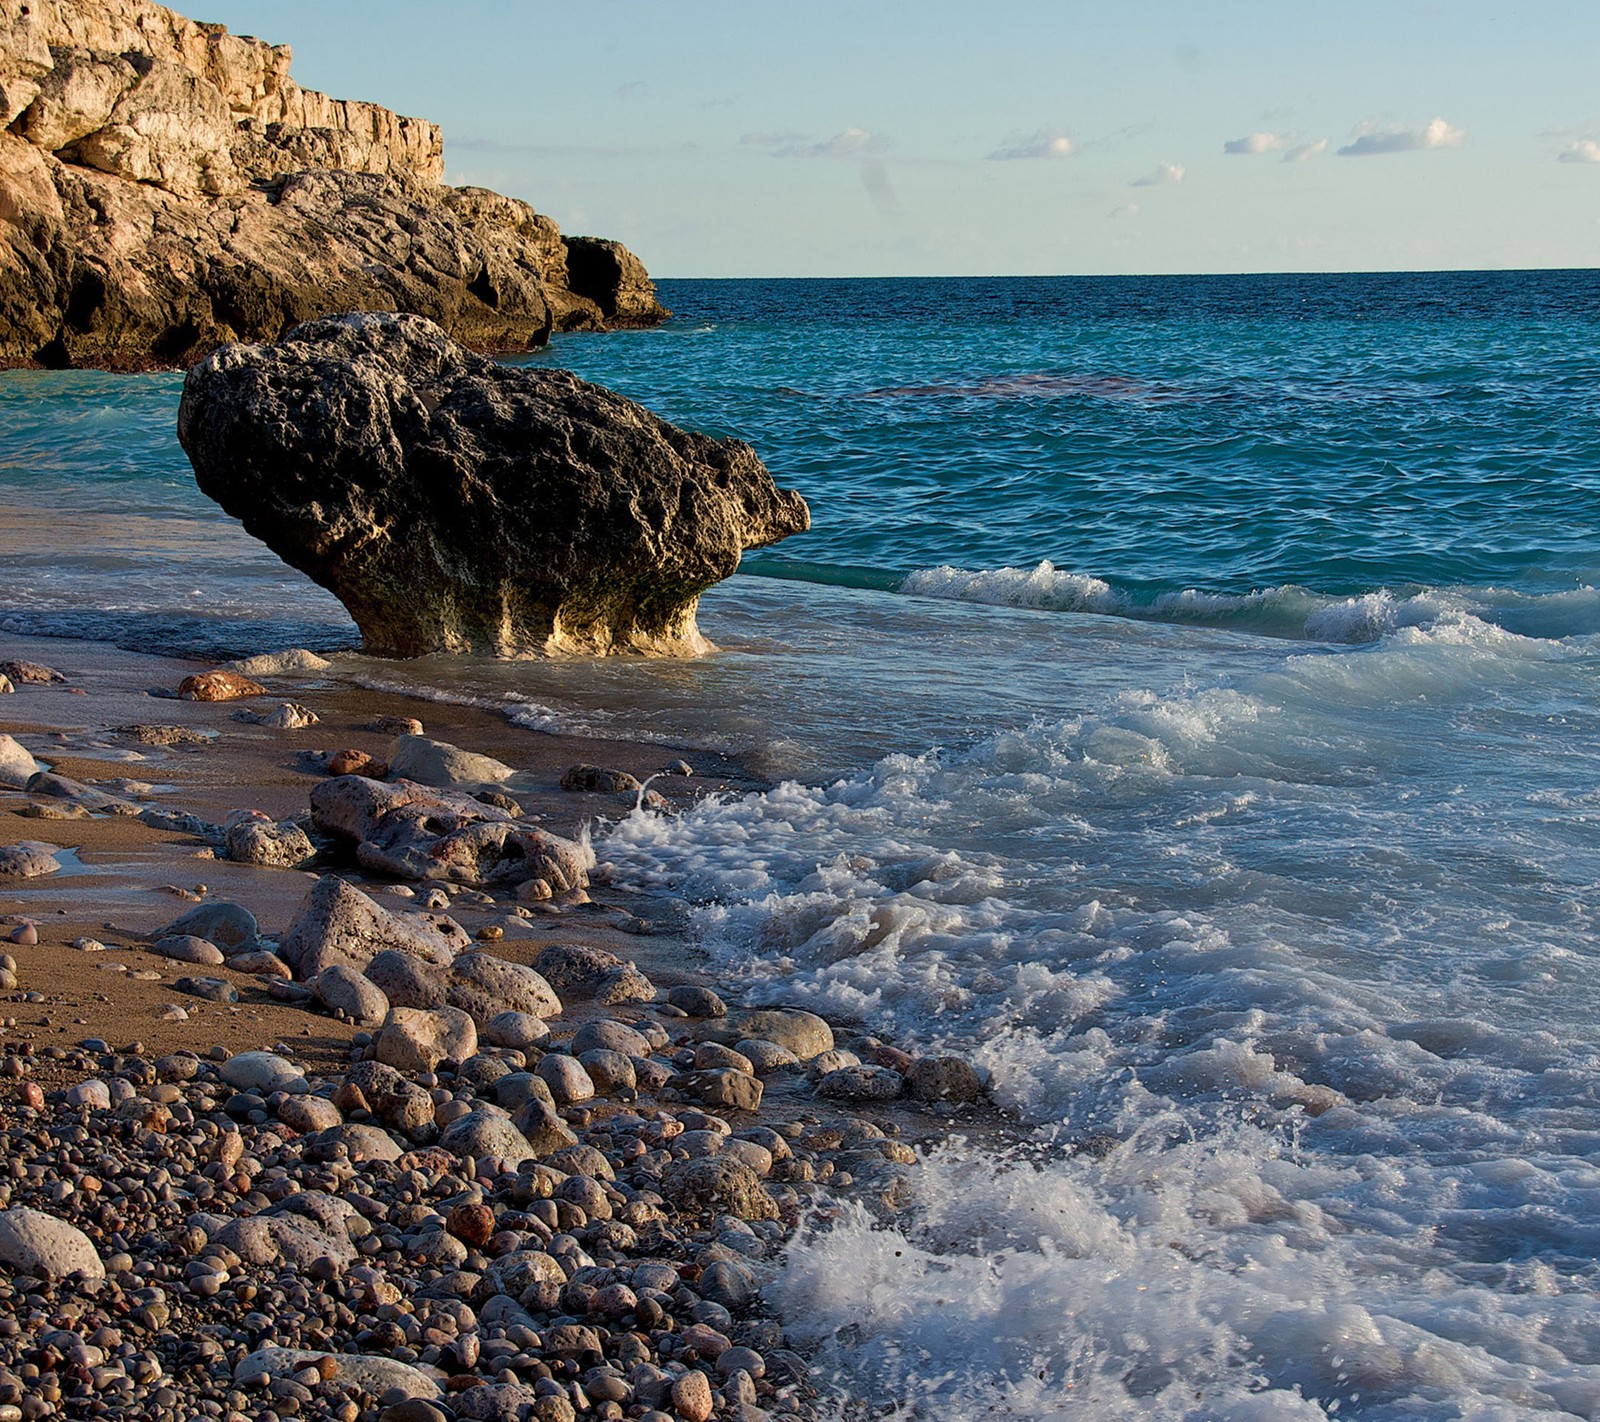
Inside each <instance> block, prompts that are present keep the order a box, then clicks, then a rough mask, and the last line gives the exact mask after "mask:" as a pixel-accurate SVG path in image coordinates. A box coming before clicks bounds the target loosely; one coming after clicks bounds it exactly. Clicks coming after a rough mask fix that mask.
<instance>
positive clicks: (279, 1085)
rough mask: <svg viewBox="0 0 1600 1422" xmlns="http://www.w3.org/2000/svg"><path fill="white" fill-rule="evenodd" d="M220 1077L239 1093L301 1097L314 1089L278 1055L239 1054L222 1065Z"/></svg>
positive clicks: (294, 1067) (289, 1062)
mask: <svg viewBox="0 0 1600 1422" xmlns="http://www.w3.org/2000/svg"><path fill="white" fill-rule="evenodd" d="M220 1075H221V1077H222V1079H223V1080H224V1081H225V1082H227V1083H228V1085H229V1086H231V1087H233V1088H234V1089H235V1090H236V1091H258V1092H260V1093H261V1094H262V1095H264V1096H270V1095H271V1094H272V1093H273V1092H274V1091H286V1092H288V1093H289V1094H290V1095H291V1096H300V1095H303V1094H304V1093H305V1092H307V1091H309V1090H310V1089H311V1088H310V1086H309V1084H308V1083H307V1082H306V1078H305V1073H304V1072H302V1071H301V1070H300V1068H299V1067H297V1066H296V1065H295V1064H294V1063H293V1062H291V1061H290V1060H289V1059H288V1058H287V1057H280V1056H279V1055H278V1054H277V1053H276V1052H240V1053H239V1055H238V1056H236V1057H229V1058H228V1060H227V1061H225V1062H224V1063H223V1064H222V1070H221V1072H220Z"/></svg>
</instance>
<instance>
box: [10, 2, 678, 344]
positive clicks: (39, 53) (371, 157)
mask: <svg viewBox="0 0 1600 1422" xmlns="http://www.w3.org/2000/svg"><path fill="white" fill-rule="evenodd" d="M289 64H290V51H289V48H288V46H286V45H272V44H266V43H263V42H262V41H260V40H256V39H251V38H249V37H247V36H241V35H231V34H229V33H228V32H227V30H226V29H224V28H223V27H222V26H221V25H210V24H199V23H196V22H195V21H193V20H189V19H186V18H184V17H183V16H182V15H179V14H176V13H175V12H173V11H171V10H168V9H166V8H164V7H163V6H160V5H155V4H151V3H148V0H93V3H91V0H0V366H19V365H46V366H94V367H100V368H105V369H113V370H116V369H138V368H142V367H147V366H151V365H179V364H187V363H189V362H191V361H193V360H196V359H198V358H199V357H200V356H202V355H204V354H206V353H207V352H208V351H210V350H212V349H213V348H214V347H216V346H219V345H222V344H224V343H226V342H230V341H259V340H272V339H276V338H277V337H278V336H280V335H282V334H283V332H284V331H285V330H287V329H288V328H289V327H291V326H293V325H295V324H296V323H298V322H300V321H304V320H308V319H311V318H313V317H316V316H322V315H326V314H328V313H330V312H336V311H353V310H375V311H403V312H411V313H415V314H417V315H421V316H426V317H428V318H429V319H431V320H433V321H435V322H437V323H438V324H439V325H440V326H442V327H443V328H444V329H445V330H446V331H448V332H449V333H450V334H451V335H452V336H453V337H455V338H456V339H457V340H459V341H461V342H463V343H464V344H466V345H468V346H472V347H474V348H476V349H479V350H490V351H512V350H525V349H528V348H529V347H533V346H538V345H542V344H543V343H544V342H545V341H546V340H547V339H548V338H549V335H550V332H551V331H552V330H601V329H606V328H609V327H617V326H644V325H653V324H654V323H656V322H657V321H660V320H662V319H663V318H664V317H665V316H666V314H667V313H666V312H665V311H664V310H663V309H662V307H661V305H660V304H659V303H658V302H657V300H656V296H655V288H654V287H653V286H652V285H651V282H650V279H649V277H648V275H647V274H646V273H645V269H644V267H643V266H642V265H641V264H640V262H639V260H638V259H637V258H636V257H635V256H634V255H633V254H632V253H631V252H629V251H628V250H627V249H626V248H625V247H623V246H622V245H621V244H619V243H616V242H607V241H603V240H601V239H598V238H590V237H574V238H564V237H563V236H562V235H561V232H560V229H559V228H558V227H557V225H556V224H555V222H554V221H552V220H551V219H550V218H548V217H544V216H541V215H540V214H539V213H537V212H535V211H534V210H533V208H531V207H530V206H528V204H527V203H524V202H520V201H518V200H516V199H514V198H507V197H502V196H501V195H500V194H498V193H493V192H489V191H487V190H485V189H482V188H452V187H446V186H445V185H444V184H443V182H442V179H443V175H444V146H443V139H442V136H441V134H440V131H439V128H438V126H437V125H435V124H431V123H427V122H425V121H424V120H421V119H415V118H405V117H402V116H401V115H399V114H395V113H392V112H391V111H390V110H388V109H384V108H380V107H378V106H377V105H376V104H367V103H361V102H357V101H354V100H346V99H331V98H329V97H328V96H327V95H326V94H319V93H317V92H315V91H314V90H310V89H302V88H301V87H300V86H299V85H298V84H297V83H295V81H294V79H293V78H292V77H291V76H290V73H289Z"/></svg>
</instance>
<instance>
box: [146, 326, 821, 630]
mask: <svg viewBox="0 0 1600 1422" xmlns="http://www.w3.org/2000/svg"><path fill="white" fill-rule="evenodd" d="M178 435H179V438H180V440H181V441H182V443H183V447H184V449H185V451H186V452H187V453H188V455H189V459H190V461H191V463H193V465H194V468H195V476H196V479H197V482H198V483H199V485H200V488H201V490H202V492H204V493H205V494H207V495H208V496H209V497H211V498H213V499H215V500H216V501H217V502H218V503H220V504H221V505H222V506H223V508H225V509H226V510H227V511H228V512H229V513H231V514H233V515H235V516H236V517H237V518H239V519H241V520H242V521H243V523H244V525H245V527H246V528H247V529H248V530H249V531H250V532H251V533H252V534H254V535H255V536H256V537H258V538H260V539H261V540H262V541H263V542H264V543H266V544H267V545H268V546H269V547H270V548H272V550H273V551H274V552H276V553H277V554H278V555H279V557H281V558H283V559H284V560H285V561H286V562H288V563H290V564H292V565H293V566H295V567H297V568H299V569H300V570H301V571H302V572H304V573H306V574H308V575H309V576H310V577H312V578H313V579H315V580H316V581H317V582H318V583H321V584H322V586H324V587H326V588H327V589H328V590H329V591H330V592H332V593H333V594H334V596H335V597H337V598H338V599H339V600H340V601H341V602H342V603H344V605H345V607H346V608H348V609H349V611H350V614H351V616H352V617H354V619H355V621H356V624H357V625H358V626H359V627H360V629H361V634H362V639H363V646H364V648H365V650H366V651H367V652H369V653H372V654H374V655H381V656H400V657H409V656H419V655H421V654H423V653H426V652H436V651H449V652H460V651H468V650H478V651H486V652H491V653H494V654H497V655H500V656H517V655H526V654H530V653H539V652H545V651H558V650H569V651H577V652H583V653H616V652H639V651H644V652H658V653H667V654H683V653H685V652H698V651H701V650H703V649H704V647H705V645H706V644H705V642H704V639H703V638H702V637H701V636H700V633H699V631H698V629H697V628H696V626H695V608H696V604H697V603H698V600H699V597H700V594H701V593H702V592H704V591H705V589H707V588H708V587H710V586H711V585H712V584H713V583H716V582H718V581H720V580H721V579H723V578H725V577H727V576H728V575H729V574H730V573H732V572H733V571H734V570H735V569H736V568H737V567H738V565H739V557H740V554H741V553H742V552H743V550H744V549H746V548H756V547H761V546H764V545H766V544H769V543H775V542H777V541H778V540H779V539H781V538H785V537H787V536H788V535H789V534H791V533H799V532H801V531H803V530H804V529H806V528H807V527H808V526H809V524H810V515H809V513H808V511H807V509H806V505H805V501H804V500H803V499H802V498H801V497H800V496H799V495H798V494H797V493H794V492H793V491H788V490H780V489H778V488H777V487H776V486H775V485H774V484H773V482H772V478H771V476H770V475H769V474H768V473H767V471H766V469H765V468H764V467H763V466H762V464H761V461H760V460H759V459H757V458H756V456H755V453H754V451H753V450H751V449H750V447H749V446H748V445H745V444H741V443H739V442H737V441H733V440H716V439H712V438H709V437H707V436H705V435H700V434H694V433H691V432H689V431H687V430H681V429H677V428H675V427H674V426H672V425H670V424H667V423H666V422H665V421H663V420H661V419H658V418H657V417H656V416H654V415H652V414H650V413H649V411H647V410H645V409H643V408H641V407H640V406H638V405H636V404H634V403H633V402H632V401H629V400H626V399H624V398H623V397H622V396H620V395H616V394H614V393H612V392H610V391H608V390H604V389H602V388H600V387H599V386H594V385H589V384H586V383H585V382H584V381H581V380H579V379H577V377H575V376H573V375H571V374H569V373H568V372H566V371H562V370H546V369H518V368H513V367H509V366H504V365H499V364H496V363H495V362H493V361H491V360H488V359H485V358H484V357H481V356H476V355H474V354H472V353H471V352H470V351H468V350H467V349H466V348H465V347H463V346H460V345H457V344H456V343H455V342H453V341H452V340H450V338H449V337H448V336H446V335H445V333H444V332H443V331H442V330H441V329H440V328H439V327H437V326H435V325H434V324H433V323H432V322H430V321H427V320H424V319H422V318H421V317H415V316H406V315H395V314H387V313H363V314H358V315H349V316H338V317H330V318H327V319H324V320H319V321H309V322H306V323H305V324H303V325H301V326H298V327H296V328H295V329H294V330H293V331H292V332H290V334H289V335H287V336H286V337H285V338H284V339H283V340H281V341H278V342H276V343H275V344H272V345H260V346H244V345H234V346H224V347H223V348H222V349H220V350H218V351H216V352H215V353H214V354H212V355H211V356H209V357H208V358H207V359H206V360H204V361H202V362H201V363H200V364H199V365H197V366H195V367H194V368H193V369H192V370H191V371H190V372H189V376H188V379H187V380H186V381H185V384H184V393H183V402H182V406H181V408H180V410H179V414H178Z"/></svg>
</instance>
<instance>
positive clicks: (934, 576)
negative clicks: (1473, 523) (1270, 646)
mask: <svg viewBox="0 0 1600 1422" xmlns="http://www.w3.org/2000/svg"><path fill="white" fill-rule="evenodd" d="M900 592H901V593H903V594H906V595H908V596H913V597H931V598H942V599H945V600H948V601H952V602H969V603H980V604H987V605H989V606H993V607H1017V608H1033V609H1037V610H1039V611H1043V612H1088V613H1100V614H1107V615H1111V616H1118V617H1137V618H1146V619H1150V620H1152V621H1163V622H1180V623H1191V624H1194V625H1197V626H1205V627H1227V628H1235V629H1237V630H1240V631H1246V632H1255V633H1260V634H1264V635H1266V636H1273V637H1293V638H1297V639H1304V640H1307V641H1313V642H1334V643H1345V644H1361V643H1367V642H1376V641H1379V640H1380V639H1382V638H1383V637H1386V636H1389V635H1390V634H1391V633H1394V632H1396V631H1399V630H1401V629H1404V628H1408V627H1433V626H1437V625H1446V624H1450V623H1454V622H1461V621H1464V620H1469V619H1476V620H1479V621H1484V622H1491V623H1494V624H1496V625H1502V626H1505V627H1507V628H1508V629H1510V630H1513V631H1517V632H1520V633H1521V634H1523V635H1525V636H1534V637H1551V638H1555V637H1569V636H1582V635H1589V634H1592V633H1595V632H1600V591H1597V590H1596V589H1594V588H1587V587H1584V588H1574V589H1572V590H1570V591H1567V592H1560V593H1543V594H1527V593H1519V592H1515V591H1512V590H1508V589H1498V588H1472V589H1437V588H1413V589H1409V590H1404V591H1397V590H1393V589H1389V588H1379V589H1376V590H1375V591H1372V592H1367V593H1362V594H1360V595H1358V596H1354V597H1347V598H1337V597H1331V596H1328V595H1326V594H1321V593H1316V592H1313V591H1312V590H1311V589H1309V588H1304V587H1300V586H1298V585H1296V584H1292V583H1286V584H1284V585H1282V586H1279V587H1273V588H1261V589H1257V590H1255V591H1253V592H1248V593H1213V592H1205V591H1202V590H1200V589H1198V588H1185V589H1183V590H1181V591H1179V592H1166V593H1158V594H1155V595H1153V596H1149V597H1143V598H1141V597H1139V596H1137V595H1135V594H1134V593H1132V592H1129V591H1126V590H1122V589H1118V588H1115V587H1113V586H1112V585H1111V584H1110V583H1108V582H1106V581H1105V579H1103V578H1097V577H1093V576H1091V575H1089V574H1086V573H1077V572H1070V571H1067V570H1064V569H1061V568H1057V567H1056V566H1055V565H1054V564H1053V563H1051V562H1050V561H1049V560H1048V559H1047V560H1045V561H1043V562H1041V563H1039V564H1038V565H1037V566H1036V567H1033V568H990V569H980V570H975V571H974V570H968V569H964V568H954V567H950V566H949V565H947V564H944V565H940V566H939V567H937V568H922V569H918V570H917V571H916V572H913V573H911V574H909V575H908V576H907V577H906V578H905V580H904V581H903V582H902V583H901V584H900Z"/></svg>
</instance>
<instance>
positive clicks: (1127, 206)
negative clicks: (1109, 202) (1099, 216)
mask: <svg viewBox="0 0 1600 1422" xmlns="http://www.w3.org/2000/svg"><path fill="white" fill-rule="evenodd" d="M1142 211H1143V209H1142V208H1141V207H1140V206H1139V204H1138V203H1136V202H1124V203H1118V204H1117V206H1116V207H1114V208H1112V209H1111V211H1110V212H1108V213H1107V214H1106V216H1107V217H1119V218H1120V217H1137V216H1138V215H1139V214H1140V212H1142Z"/></svg>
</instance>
